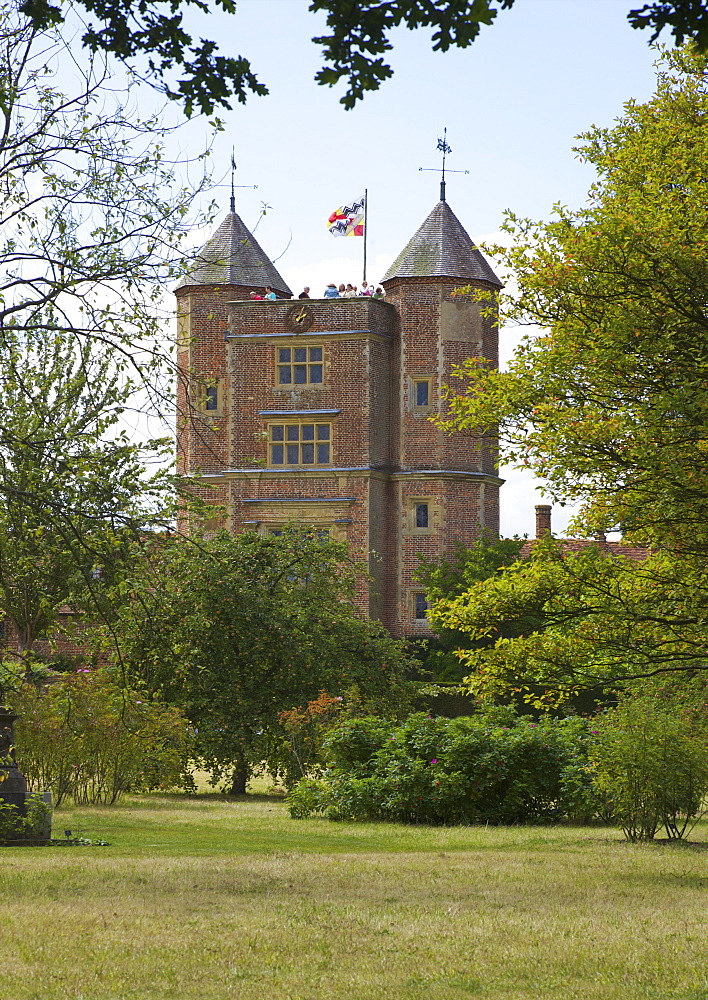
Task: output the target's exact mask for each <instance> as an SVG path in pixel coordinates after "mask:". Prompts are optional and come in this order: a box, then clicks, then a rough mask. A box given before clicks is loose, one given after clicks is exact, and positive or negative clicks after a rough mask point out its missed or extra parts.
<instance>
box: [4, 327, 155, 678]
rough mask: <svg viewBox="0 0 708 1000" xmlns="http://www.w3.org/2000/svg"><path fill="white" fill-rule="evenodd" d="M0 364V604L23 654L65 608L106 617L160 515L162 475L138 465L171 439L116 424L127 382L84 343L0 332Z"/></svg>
mask: <svg viewBox="0 0 708 1000" xmlns="http://www.w3.org/2000/svg"><path fill="white" fill-rule="evenodd" d="M0 372H2V375H3V410H2V414H1V415H0V421H1V426H2V431H1V433H0V608H1V609H2V611H3V612H4V615H5V621H6V622H7V623H8V624H9V625H11V626H12V627H13V629H14V631H15V633H16V636H17V640H18V646H19V653H20V657H21V658H24V655H25V653H26V651H30V650H31V649H32V646H33V643H34V642H35V640H36V639H37V638H38V637H39V636H42V635H47V634H51V633H52V632H53V631H54V629H55V627H56V624H57V620H58V618H59V613H60V611H61V609H62V608H63V607H64V605H66V604H71V606H72V607H73V609H74V610H81V609H85V610H89V611H91V612H92V613H93V614H99V613H102V614H110V606H111V599H110V598H111V591H112V590H113V588H115V587H116V586H117V585H118V584H119V582H120V580H121V577H122V575H123V574H124V573H125V569H126V564H128V563H129V562H130V558H131V555H132V552H133V548H134V547H135V545H136V543H139V542H140V541H141V539H142V537H143V533H147V532H149V531H150V529H153V528H155V527H156V526H160V525H162V524H164V523H165V522H166V520H167V518H168V514H169V508H170V506H171V500H172V493H173V487H172V482H171V479H170V477H169V476H168V475H167V474H166V473H165V472H158V473H156V474H153V475H149V474H147V473H146V461H147V460H148V459H154V458H155V457H156V456H162V457H163V458H164V457H165V456H166V454H167V451H168V449H169V448H170V447H171V443H170V441H169V440H168V439H165V438H163V439H153V440H146V441H145V442H143V443H142V444H140V445H138V444H135V443H134V442H133V440H132V439H131V437H130V435H129V434H128V432H127V431H126V430H124V429H121V428H120V421H121V416H122V414H123V412H124V410H125V409H126V407H127V406H128V405H129V404H130V400H131V397H132V396H133V394H134V392H135V386H134V385H133V384H132V382H131V380H130V379H126V378H125V377H124V376H125V362H124V361H122V360H121V359H120V357H119V356H117V355H116V354H115V352H113V351H110V350H109V351H104V350H100V349H99V348H98V347H97V346H96V345H95V344H94V343H92V342H91V341H86V340H84V341H80V340H77V339H75V338H71V337H63V336H58V335H55V336H48V335H47V333H46V332H45V331H41V332H40V331H34V332H33V333H32V334H28V333H25V334H23V335H20V334H18V333H16V332H15V331H13V330H12V329H10V330H7V329H6V330H5V331H4V333H3V337H2V339H1V340H0ZM27 669H29V662H28V663H27Z"/></svg>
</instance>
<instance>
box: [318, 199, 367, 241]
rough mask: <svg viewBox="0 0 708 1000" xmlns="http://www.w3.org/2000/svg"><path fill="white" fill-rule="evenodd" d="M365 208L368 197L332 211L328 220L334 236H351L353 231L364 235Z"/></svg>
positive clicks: (356, 234) (357, 234)
mask: <svg viewBox="0 0 708 1000" xmlns="http://www.w3.org/2000/svg"><path fill="white" fill-rule="evenodd" d="M365 208H366V199H365V198H363V197H362V198H357V200H356V201H353V202H352V203H351V204H350V205H342V207H341V208H338V209H337V211H336V212H332V214H331V215H330V217H329V220H328V222H327V226H328V228H329V231H330V233H331V234H332V235H333V236H350V235H351V234H352V233H354V235H355V236H363V235H364V212H365Z"/></svg>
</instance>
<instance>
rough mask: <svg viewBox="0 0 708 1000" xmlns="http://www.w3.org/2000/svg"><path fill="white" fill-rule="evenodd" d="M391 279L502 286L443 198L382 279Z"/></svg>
mask: <svg viewBox="0 0 708 1000" xmlns="http://www.w3.org/2000/svg"><path fill="white" fill-rule="evenodd" d="M393 278H457V279H459V280H461V281H488V282H489V283H490V284H492V285H497V286H498V287H501V285H502V282H501V281H500V280H499V278H497V276H496V274H495V273H494V271H493V270H492V269H491V267H490V266H489V264H488V263H487V261H486V260H485V259H484V257H483V256H482V254H481V253H480V251H479V250H478V249H477V247H476V246H475V245H474V243H473V242H472V240H471V239H470V237H469V236H468V234H467V232H466V231H465V229H464V227H463V225H462V223H461V222H460V220H459V219H458V218H457V216H456V215H455V213H454V212H453V211H452V209H451V208H450V206H449V205H448V203H447V202H446V201H439V202H438V203H437V205H436V206H435V208H434V209H433V210H432V212H431V213H430V215H429V216H428V218H427V219H426V220H425V222H424V223H423V225H422V226H421V227H420V229H419V230H418V231H417V233H416V234H415V235H414V236H413V237H412V239H411V240H409V242H408V244H407V246H406V247H405V248H404V249H403V250H402V251H401V253H400V254H399V255H398V257H397V258H396V259H395V261H394V262H393V264H391V266H390V267H389V269H388V271H387V272H386V274H385V275H384V277H383V279H382V280H383V281H391V280H392V279H393Z"/></svg>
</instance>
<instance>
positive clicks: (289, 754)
mask: <svg viewBox="0 0 708 1000" xmlns="http://www.w3.org/2000/svg"><path fill="white" fill-rule="evenodd" d="M343 701H344V699H343V698H341V697H338V696H337V697H333V696H332V695H329V694H327V692H326V691H320V693H319V695H318V697H317V698H315V699H313V700H312V701H310V702H308V703H307V705H306V706H305V707H304V708H292V709H290V710H289V711H287V712H281V713H280V715H279V717H278V722H279V723H280V732H277V731H274V732H273V734H272V735H271V737H270V740H269V741H268V749H267V761H266V763H267V766H268V770H269V771H270V773H271V774H272V775H273V776H274V777H276V778H277V777H282V778H283V780H284V781H285V785H286V787H287V788H291V787H292V786H293V785H294V784H295V782H297V781H299V780H300V779H301V778H306V777H311V776H313V775H315V774H317V773H318V772H320V771H321V767H322V740H323V739H324V736H325V735H326V733H327V732H328V730H329V729H331V728H332V726H333V725H335V723H336V721H337V717H338V716H339V714H340V712H341V711H342V707H343Z"/></svg>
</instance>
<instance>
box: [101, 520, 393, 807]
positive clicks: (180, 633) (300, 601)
mask: <svg viewBox="0 0 708 1000" xmlns="http://www.w3.org/2000/svg"><path fill="white" fill-rule="evenodd" d="M356 575H357V567H355V566H353V565H352V563H351V561H350V559H349V555H348V551H347V548H346V546H345V545H343V544H340V543H338V542H334V541H332V540H331V539H329V538H328V537H327V538H322V537H319V536H318V534H317V533H316V532H314V531H308V530H306V529H298V528H292V529H287V530H285V531H284V532H283V534H282V535H281V536H274V535H260V534H257V533H255V532H246V533H243V534H241V535H239V536H238V537H236V538H234V537H232V536H231V535H229V534H227V533H226V532H220V533H218V534H217V535H216V536H215V537H213V538H211V539H203V540H199V539H191V540H188V539H179V538H178V539H174V540H172V541H171V542H169V543H168V542H165V544H164V545H162V546H161V547H160V548H159V549H157V550H156V551H155V554H154V559H153V561H152V563H151V565H150V566H147V567H146V568H145V572H144V574H143V576H142V577H140V578H136V579H135V581H134V588H133V590H132V592H131V593H130V595H129V599H128V600H126V602H125V603H124V605H123V606H122V608H121V611H120V614H119V617H118V620H117V621H116V622H115V623H113V624H112V626H111V640H112V639H113V638H116V639H117V642H118V647H119V649H120V654H121V657H122V659H121V663H122V666H123V669H125V670H126V671H127V673H128V675H129V676H131V677H134V678H137V679H139V681H140V684H141V686H142V685H145V687H146V688H147V689H148V690H149V691H150V692H151V693H152V694H154V695H155V696H158V697H159V698H160V699H161V700H164V701H166V702H168V703H171V704H176V705H179V706H180V707H181V708H182V709H183V711H184V712H185V714H186V716H187V718H189V720H190V721H191V723H192V724H193V725H194V727H195V729H196V731H197V749H198V753H199V756H200V759H201V761H202V763H203V765H204V766H205V767H206V768H207V769H209V770H210V771H211V772H212V775H213V776H214V778H215V780H218V778H219V777H220V776H222V775H225V774H230V773H232V772H235V774H236V776H237V777H238V780H239V782H240V785H239V786H237V787H241V788H243V786H244V784H245V778H246V776H247V774H248V773H249V772H250V771H251V770H253V769H254V768H258V767H259V766H260V764H261V762H262V761H263V760H266V759H269V758H270V756H271V751H272V741H275V742H276V744H278V745H279V744H280V742H281V741H282V738H283V729H282V725H281V723H280V716H281V713H283V712H285V711H288V710H290V709H292V708H293V706H298V705H303V704H305V703H306V702H308V701H310V700H312V699H314V698H316V697H317V695H318V692H320V691H323V690H324V691H327V692H328V694H329V695H330V696H331V697H334V698H336V697H338V696H345V695H347V697H348V698H351V697H352V695H353V694H355V695H356V698H357V700H358V702H359V703H360V705H361V709H362V711H366V710H367V708H368V710H371V708H375V710H377V711H381V712H385V713H387V714H388V713H391V714H393V715H397V714H400V713H401V712H402V711H405V710H406V705H407V704H408V702H409V698H410V691H409V684H408V682H407V681H406V679H405V676H406V671H407V669H408V666H409V664H408V660H407V658H406V656H405V653H404V649H403V646H402V644H401V643H399V642H396V641H395V640H393V639H392V638H391V637H390V636H389V634H388V633H387V632H386V630H385V629H384V628H383V626H381V624H380V623H378V622H374V621H369V620H366V619H362V618H361V617H359V616H358V614H357V613H356V611H355V608H354V606H353V604H352V603H351V597H352V595H353V589H354V586H355V580H356ZM274 753H275V756H276V757H277V756H278V754H279V750H278V748H277V746H276V749H275V751H274Z"/></svg>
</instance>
